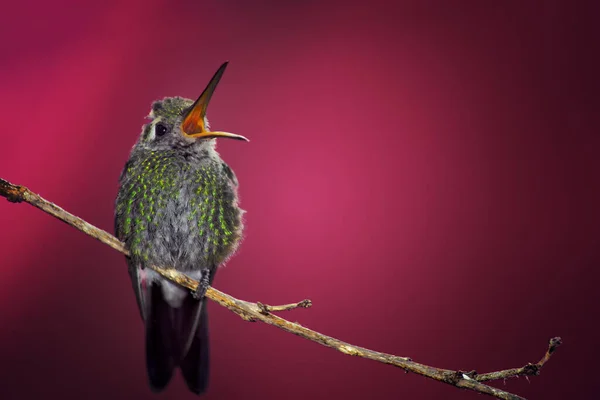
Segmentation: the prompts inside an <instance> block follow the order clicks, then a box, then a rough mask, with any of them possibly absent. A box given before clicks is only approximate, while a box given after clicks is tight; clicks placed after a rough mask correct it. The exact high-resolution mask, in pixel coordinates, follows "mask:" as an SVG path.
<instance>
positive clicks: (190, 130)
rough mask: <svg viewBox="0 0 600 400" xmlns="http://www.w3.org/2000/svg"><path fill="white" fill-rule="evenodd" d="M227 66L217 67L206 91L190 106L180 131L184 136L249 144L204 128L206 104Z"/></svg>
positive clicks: (237, 137)
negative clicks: (221, 138) (228, 139)
mask: <svg viewBox="0 0 600 400" xmlns="http://www.w3.org/2000/svg"><path fill="white" fill-rule="evenodd" d="M227 64H228V63H227V62H224V63H223V65H221V66H220V67H219V69H218V70H217V72H216V73H215V75H214V76H213V77H212V79H211V80H210V82H209V83H208V86H206V89H204V91H203V92H202V94H201V95H200V97H198V100H196V101H195V102H194V104H192V107H191V108H190V110H189V111H188V112H187V114H186V115H185V117H184V118H183V121H182V122H181V130H182V132H183V133H184V134H185V135H186V136H188V137H193V138H201V139H209V138H217V137H224V138H230V139H237V140H245V141H247V142H249V140H248V139H246V138H245V137H244V136H241V135H236V134H233V133H228V132H211V131H209V130H208V129H207V128H206V108H207V107H208V103H209V102H210V98H211V97H212V95H213V93H214V91H215V89H216V87H217V84H218V83H219V81H220V80H221V76H223V73H224V72H225V68H227Z"/></svg>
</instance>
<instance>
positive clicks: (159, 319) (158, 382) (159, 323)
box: [146, 285, 175, 392]
mask: <svg viewBox="0 0 600 400" xmlns="http://www.w3.org/2000/svg"><path fill="white" fill-rule="evenodd" d="M149 291H150V293H149V297H150V299H151V300H150V303H149V304H150V310H149V315H148V318H147V320H146V367H147V369H148V380H149V383H150V389H152V391H153V392H160V391H162V390H163V389H164V388H165V387H166V386H167V385H168V384H169V381H170V380H171V377H172V376H173V369H174V368H175V360H174V359H173V357H172V354H173V350H174V349H173V348H172V347H173V343H172V342H171V341H170V340H165V339H166V338H168V337H169V336H171V332H170V330H171V329H172V328H171V327H170V326H169V325H170V324H168V323H165V321H170V319H171V307H169V305H168V304H167V303H166V301H165V300H164V299H163V297H162V293H161V288H160V286H158V285H152V286H151V287H150V288H149Z"/></svg>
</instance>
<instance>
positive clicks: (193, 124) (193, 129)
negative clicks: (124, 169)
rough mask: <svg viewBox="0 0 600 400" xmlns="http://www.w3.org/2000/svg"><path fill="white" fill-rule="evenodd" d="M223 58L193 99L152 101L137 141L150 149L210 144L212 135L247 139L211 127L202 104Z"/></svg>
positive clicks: (218, 75)
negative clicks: (200, 91) (204, 86)
mask: <svg viewBox="0 0 600 400" xmlns="http://www.w3.org/2000/svg"><path fill="white" fill-rule="evenodd" d="M226 67H227V62H225V63H224V64H223V65H221V67H220V68H219V69H218V71H217V72H216V73H215V75H214V76H213V78H212V79H211V80H210V82H209V83H208V85H207V86H206V89H204V92H202V94H201V95H200V97H198V99H197V100H196V101H193V100H190V99H185V98H183V97H166V98H164V99H163V100H158V101H155V102H154V103H153V104H152V110H151V111H150V114H149V115H148V118H149V119H151V121H150V122H149V123H147V124H146V125H144V127H143V130H142V134H141V136H140V140H139V142H138V145H141V146H142V147H145V148H148V149H152V150H166V149H178V148H192V149H196V150H202V149H204V148H214V139H215V138H230V139H237V140H245V141H248V139H246V138H245V137H243V136H240V135H235V134H233V133H228V132H220V131H211V130H210V127H209V125H208V120H207V119H206V108H207V107H208V103H209V102H210V98H211V97H212V94H213V92H214V91H215V88H216V87H217V84H218V83H219V80H220V79H221V76H222V75H223V72H225V68H226Z"/></svg>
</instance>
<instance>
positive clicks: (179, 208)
mask: <svg viewBox="0 0 600 400" xmlns="http://www.w3.org/2000/svg"><path fill="white" fill-rule="evenodd" d="M197 214H198V212H197V210H196V212H194V208H193V207H192V205H191V202H190V197H189V196H187V194H186V193H185V189H183V188H182V189H181V193H180V195H179V197H178V198H176V199H170V200H168V201H167V202H166V204H165V205H164V206H163V207H159V208H158V209H157V210H156V213H155V215H154V219H155V222H156V223H155V224H154V226H155V229H150V230H149V231H148V239H149V241H150V243H151V249H153V251H152V253H153V254H152V256H151V257H150V258H151V259H152V260H153V261H155V262H156V263H157V264H160V265H164V266H170V267H173V268H176V269H178V270H191V269H199V268H202V267H203V266H205V265H204V264H206V263H203V261H208V260H205V258H206V257H204V250H205V247H206V240H207V237H206V235H201V234H200V228H199V226H198V217H197ZM206 266H208V265H206Z"/></svg>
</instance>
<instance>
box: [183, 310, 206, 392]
mask: <svg viewBox="0 0 600 400" xmlns="http://www.w3.org/2000/svg"><path fill="white" fill-rule="evenodd" d="M202 303H203V304H202V310H201V311H200V321H199V323H198V326H197V328H196V333H195V335H194V338H193V339H192V344H191V345H190V349H189V350H188V352H187V354H186V356H185V357H184V358H183V360H182V361H181V364H180V368H181V372H182V374H183V379H185V383H186V385H187V387H188V388H189V389H190V391H192V392H193V393H196V394H202V393H204V392H205V391H206V389H207V388H208V375H209V365H208V363H209V343H208V315H207V312H206V302H205V301H202Z"/></svg>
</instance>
